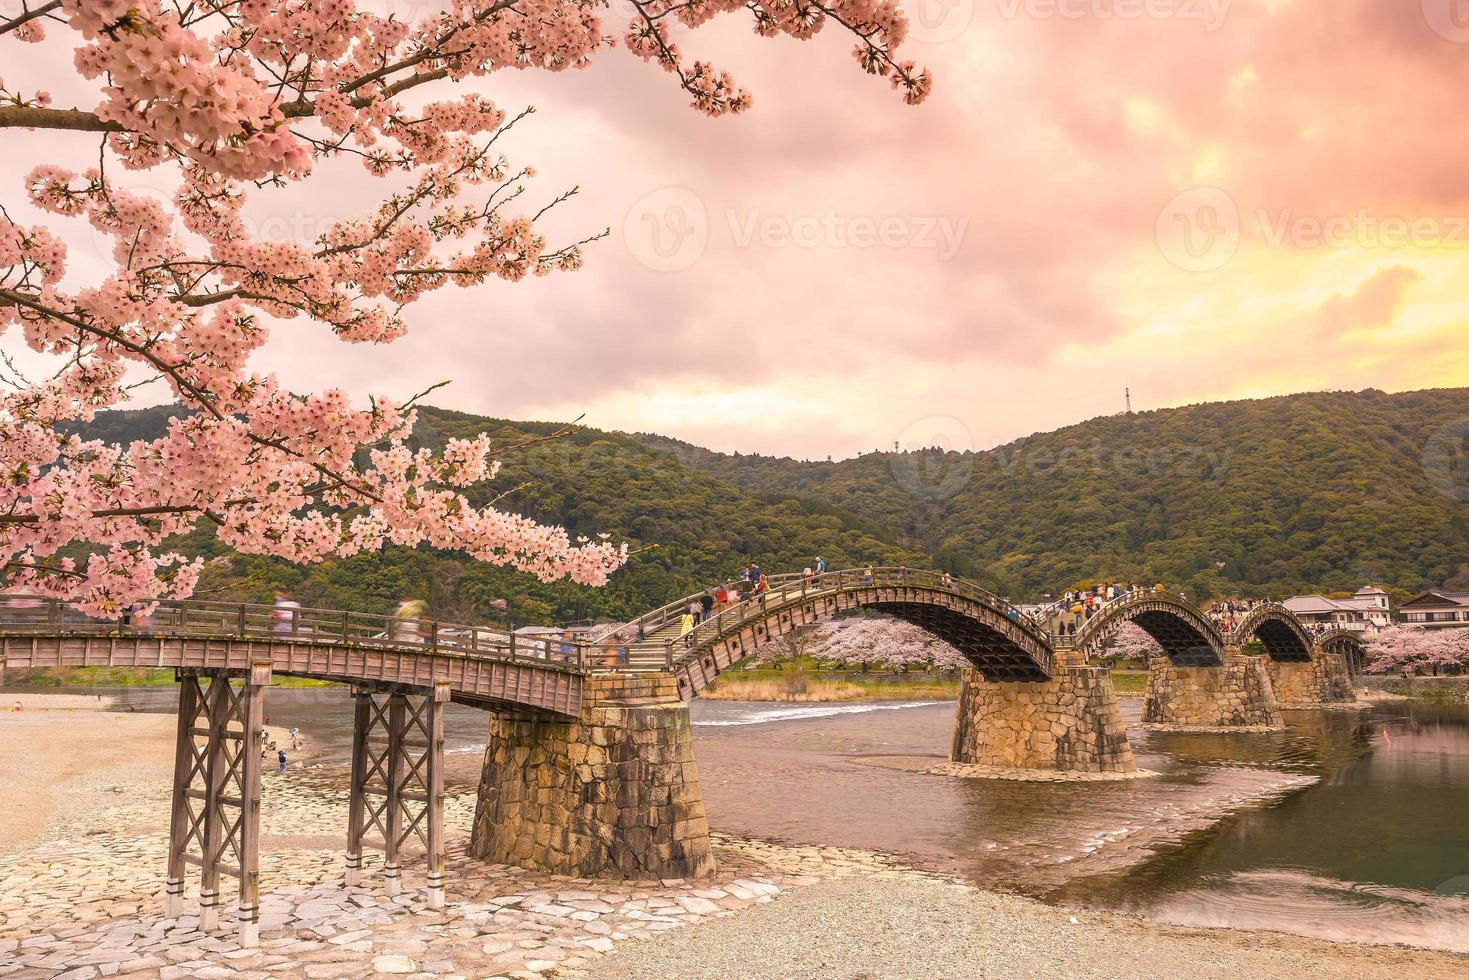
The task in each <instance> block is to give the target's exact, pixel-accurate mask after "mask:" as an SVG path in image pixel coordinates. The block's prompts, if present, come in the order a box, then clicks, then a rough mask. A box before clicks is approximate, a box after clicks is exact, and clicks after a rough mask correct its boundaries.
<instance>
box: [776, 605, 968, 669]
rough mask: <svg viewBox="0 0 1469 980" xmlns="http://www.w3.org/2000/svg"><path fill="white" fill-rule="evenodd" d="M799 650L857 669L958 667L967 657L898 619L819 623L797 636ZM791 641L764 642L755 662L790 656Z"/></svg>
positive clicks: (791, 653)
mask: <svg viewBox="0 0 1469 980" xmlns="http://www.w3.org/2000/svg"><path fill="white" fill-rule="evenodd" d="M798 643H799V646H800V650H799V654H800V655H803V656H809V657H812V658H813V659H815V660H817V661H818V662H824V663H832V664H843V665H846V666H847V667H855V668H857V669H859V670H867V669H870V668H874V667H875V668H879V669H882V670H896V671H908V670H957V669H959V668H960V667H963V666H966V665H967V664H968V661H967V660H965V659H964V656H963V655H962V654H961V653H959V651H958V650H955V649H954V648H953V647H951V646H950V645H949V644H947V643H945V642H944V641H943V640H940V639H939V638H938V637H936V636H934V635H933V634H932V633H930V632H928V631H927V630H925V629H923V628H922V627H921V626H914V625H913V624H912V623H905V622H903V621H902V620H900V619H878V618H871V619H867V618H863V619H855V620H850V619H849V620H837V621H835V622H828V623H822V624H821V625H820V626H816V627H813V628H811V629H810V630H808V631H806V632H805V634H803V635H801V638H800V640H799V641H798ZM794 652H795V651H793V649H792V644H791V643H790V642H788V641H787V640H785V639H782V640H781V641H779V642H776V643H770V644H766V645H765V646H762V647H761V648H760V651H759V652H758V653H757V654H756V658H755V662H756V663H761V664H773V663H779V662H781V661H784V660H787V659H789V658H790V657H791V656H792V655H793V653H794Z"/></svg>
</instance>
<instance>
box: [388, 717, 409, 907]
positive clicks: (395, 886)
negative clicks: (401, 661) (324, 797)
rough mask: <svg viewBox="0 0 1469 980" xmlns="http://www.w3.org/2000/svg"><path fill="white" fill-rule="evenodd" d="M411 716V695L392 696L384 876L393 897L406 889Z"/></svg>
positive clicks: (389, 720)
mask: <svg viewBox="0 0 1469 980" xmlns="http://www.w3.org/2000/svg"><path fill="white" fill-rule="evenodd" d="M407 719H408V696H407V695H406V694H404V693H403V692H402V691H394V692H393V693H392V694H390V695H388V772H387V783H388V798H387V812H386V813H385V814H384V820H383V852H384V858H383V879H384V886H385V890H386V891H387V893H388V897H389V898H394V897H396V896H398V895H399V894H400V893H401V892H402V891H403V880H402V872H401V870H400V867H401V866H400V864H399V861H398V847H399V845H400V844H401V842H402V836H403V799H402V795H401V794H402V791H403V731H404V728H405V726H406V724H407Z"/></svg>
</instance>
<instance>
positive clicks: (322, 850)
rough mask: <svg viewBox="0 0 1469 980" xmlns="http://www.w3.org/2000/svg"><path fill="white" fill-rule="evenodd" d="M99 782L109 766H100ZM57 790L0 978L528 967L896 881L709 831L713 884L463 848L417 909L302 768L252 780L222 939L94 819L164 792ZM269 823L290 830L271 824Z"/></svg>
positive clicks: (82, 979) (435, 973)
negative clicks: (252, 819)
mask: <svg viewBox="0 0 1469 980" xmlns="http://www.w3.org/2000/svg"><path fill="white" fill-rule="evenodd" d="M110 778H114V779H115V778H118V777H116V776H113V777H110ZM123 778H124V784H122V785H115V784H114V785H108V784H107V783H108V779H109V777H107V776H105V775H104V776H102V777H100V778H99V779H98V780H96V781H94V783H93V784H83V785H79V786H76V787H70V788H69V790H68V791H69V792H70V793H72V795H73V802H74V804H75V805H74V806H71V807H68V808H67V809H66V811H65V813H66V816H65V817H64V818H63V819H62V820H61V821H60V823H59V825H58V826H57V827H56V828H55V829H54V830H53V833H52V834H51V835H49V839H48V840H47V841H46V842H45V843H44V844H42V845H41V846H39V847H37V848H33V849H29V850H27V851H26V852H25V853H12V854H6V855H3V856H0V882H3V886H0V977H5V978H7V980H31V978H43V977H44V978H65V980H95V978H99V977H111V976H128V977H159V978H162V980H178V978H185V977H189V978H195V977H197V978H200V980H265V978H280V980H294V978H322V980H330V978H335V977H349V976H355V977H372V976H406V977H417V978H428V977H471V976H473V977H517V978H536V977H541V976H544V975H546V974H547V973H548V972H550V971H553V970H554V971H557V972H560V973H563V974H564V973H568V972H574V971H578V970H579V969H585V970H587V971H588V972H587V973H586V974H585V975H595V972H596V971H595V967H594V964H595V962H596V960H597V959H598V958H600V957H601V956H603V955H605V954H606V953H609V952H611V951H612V950H613V949H615V948H617V947H618V946H619V945H621V944H625V943H628V942H631V941H635V940H638V939H642V938H647V937H651V936H654V935H657V934H658V933H661V932H664V931H666V930H669V929H677V928H680V927H682V926H684V925H688V924H691V923H698V922H702V921H705V920H708V919H712V918H718V917H722V916H728V915H732V914H734V913H735V912H736V911H738V910H740V909H743V908H746V907H748V906H751V905H755V904H760V903H765V902H769V901H770V900H771V898H772V896H774V895H777V894H779V893H780V891H781V890H782V889H787V888H790V887H792V886H794V885H797V884H799V883H801V882H803V881H807V880H814V879H815V878H817V877H822V878H830V877H841V876H844V875H851V874H862V875H876V876H902V875H908V876H911V875H912V874H913V872H911V871H904V870H901V869H900V868H899V867H898V866H897V865H895V864H892V863H890V862H889V861H888V859H886V858H883V857H881V856H877V855H871V854H867V853H865V852H853V851H845V850H843V849H840V848H825V847H821V848H818V847H795V848H791V847H780V846H776V845H769V844H764V843H761V842H755V841H741V840H735V839H731V838H728V837H723V836H720V835H716V855H717V857H718V860H719V863H720V873H719V875H718V876H717V877H715V878H714V879H713V880H706V881H684V880H665V881H654V882H609V881H605V880H600V881H588V880H580V879H575V878H569V877H564V876H557V875H549V874H543V873H538V872H531V871H525V870H522V869H518V868H509V867H504V866H499V865H487V864H484V863H482V862H479V861H476V860H472V859H470V858H468V857H466V856H465V855H464V853H463V848H462V844H461V846H460V847H459V848H458V849H457V850H454V851H451V853H450V855H449V861H448V869H447V870H448V874H447V880H448V899H449V901H448V906H447V908H445V909H444V910H442V911H437V912H436V911H430V910H429V909H428V908H427V906H426V902H425V899H424V892H423V887H424V885H425V884H426V881H425V874H424V870H423V866H422V865H421V864H420V863H417V862H416V861H415V860H414V859H413V858H412V857H411V856H410V857H407V858H406V859H405V867H404V894H402V895H400V896H398V897H396V898H389V897H387V896H386V894H385V893H384V891H383V890H382V888H381V884H380V881H381V879H380V876H379V871H380V860H374V859H373V854H372V852H368V854H367V858H366V861H365V870H364V876H363V877H364V880H363V885H362V886H361V887H357V888H347V887H346V886H345V885H343V883H342V879H343V867H344V865H343V853H342V845H341V837H342V827H343V825H344V822H345V813H346V797H345V793H343V792H342V791H341V790H340V789H339V788H338V786H337V781H338V777H336V776H334V775H333V774H331V773H327V772H322V771H312V770H304V771H300V772H298V773H296V774H294V775H293V776H290V777H280V778H276V779H271V780H269V781H268V782H267V785H266V791H265V795H264V800H263V807H262V809H263V813H262V829H263V845H264V846H263V853H262V856H261V887H260V893H261V917H260V936H261V941H260V946H259V948H257V949H241V948H240V947H239V946H238V944H237V942H236V931H235V925H234V922H233V911H234V906H233V903H232V902H231V901H230V898H231V895H232V893H231V892H230V890H229V885H230V884H232V882H231V881H230V880H228V879H226V880H225V882H224V888H223V889H222V891H223V898H224V902H223V904H222V914H221V920H222V922H223V923H224V927H223V928H222V929H221V930H220V931H218V932H216V933H213V934H209V933H203V932H200V931H199V930H198V928H197V926H198V915H197V905H194V904H193V901H196V895H197V880H196V879H194V880H191V881H190V883H189V887H190V894H189V898H190V907H189V910H188V911H187V912H186V913H185V915H184V916H183V917H182V918H180V919H178V920H177V921H174V920H167V919H164V918H163V917H162V908H163V896H162V882H163V865H164V860H165V857H164V856H165V853H166V852H165V844H166V838H165V835H163V834H161V833H156V832H154V833H146V834H132V835H129V834H124V833H117V832H114V831H113V830H111V829H109V828H110V827H127V826H138V825H140V824H146V823H147V822H148V819H149V818H150V817H151V819H152V820H153V821H154V822H155V823H156V819H157V813H158V812H160V811H159V810H157V809H156V808H157V807H160V806H162V807H164V810H163V811H162V812H166V803H167V800H166V796H165V793H166V787H152V788H150V787H149V786H147V785H145V784H137V785H127V784H126V783H127V781H126V778H125V777H123ZM473 803H474V801H473V796H472V794H470V793H467V792H461V793H459V794H458V795H454V796H452V797H451V798H450V799H449V800H448V801H446V806H445V825H446V829H447V832H448V834H447V835H448V837H449V839H450V840H451V841H452V840H459V841H461V842H462V841H465V840H467V838H468V831H469V824H470V820H471V817H472V810H473ZM282 831H289V834H283V833H282Z"/></svg>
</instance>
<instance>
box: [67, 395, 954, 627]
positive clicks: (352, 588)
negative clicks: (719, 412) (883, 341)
mask: <svg viewBox="0 0 1469 980" xmlns="http://www.w3.org/2000/svg"><path fill="white" fill-rule="evenodd" d="M168 416H169V412H168V410H167V409H149V410H146V411H142V412H128V413H104V414H103V415H100V416H99V417H98V419H97V420H96V422H95V423H94V424H93V425H92V426H90V427H89V428H88V430H87V431H86V432H85V433H84V434H85V435H86V436H87V437H89V438H92V437H100V438H104V439H108V440H116V441H123V442H126V441H128V440H131V439H139V438H152V437H154V436H156V435H157V434H159V433H160V432H161V431H162V430H163V427H164V426H165V425H166V424H167V419H168ZM419 419H420V420H419V424H418V426H417V428H416V429H415V433H414V442H413V444H414V445H415V447H416V446H419V445H423V446H428V447H430V448H437V447H439V446H441V445H442V444H443V443H444V442H445V441H446V440H448V439H452V438H455V437H470V436H473V435H475V434H477V433H479V432H481V431H485V432H489V433H490V435H491V436H492V438H493V439H494V444H495V446H496V447H497V449H498V450H500V451H501V453H502V456H501V459H502V461H503V464H504V466H503V470H502V474H501V477H500V478H499V479H497V480H496V481H494V482H493V484H491V485H486V486H484V487H482V488H479V489H478V490H477V491H476V492H475V493H471V494H470V497H471V498H472V499H474V498H478V499H477V500H476V502H477V503H485V502H488V501H489V500H490V499H491V498H492V497H494V496H496V495H500V494H503V497H501V499H500V500H499V502H498V503H497V504H496V506H498V507H500V508H502V509H505V510H510V511H513V512H516V513H520V514H524V515H526V516H528V517H532V518H534V519H536V520H538V521H543V522H546V523H552V524H560V525H562V526H564V527H566V528H567V529H568V530H569V531H570V532H571V533H572V534H573V535H576V534H586V535H593V534H597V533H598V532H606V533H608V534H610V535H611V536H612V539H613V540H614V541H626V542H628V544H629V545H630V547H631V549H632V550H633V551H634V552H635V554H634V555H633V557H632V558H631V560H630V561H629V562H628V565H627V566H626V567H625V568H623V569H622V570H620V571H619V572H617V574H616V575H614V576H613V578H612V581H611V582H610V583H609V584H608V585H607V586H605V587H603V588H600V589H593V588H586V587H583V586H578V585H574V584H570V583H566V582H560V583H551V584H545V583H541V582H537V581H535V580H534V579H533V578H531V577H530V576H527V575H524V574H521V573H518V572H514V571H510V570H507V569H504V568H497V567H494V566H491V565H487V564H483V563H480V562H475V561H472V560H470V559H467V558H465V557H464V556H462V555H457V554H454V553H451V552H441V551H432V550H428V549H409V548H397V547H389V548H387V549H385V550H384V551H383V552H381V553H378V554H372V555H361V556H358V557H356V558H352V559H348V560H344V561H328V562H324V563H322V564H319V565H312V566H305V567H298V566H292V565H288V564H286V563H284V562H280V561H276V560H273V559H268V558H259V557H255V556H249V555H238V554H234V553H232V552H229V551H228V550H227V549H224V548H223V547H221V546H220V545H219V544H218V542H216V541H215V540H214V538H213V536H212V534H210V533H209V532H208V530H207V529H201V530H199V531H197V532H195V533H194V534H192V535H190V536H189V537H188V538H187V539H186V540H185V541H183V542H182V544H183V546H184V549H185V550H186V551H187V552H188V553H190V554H201V555H205V556H207V557H209V558H210V559H211V561H210V563H209V564H208V566H207V567H206V570H205V573H204V575H203V576H202V578H201V582H200V591H201V593H205V597H207V598H215V599H231V600H238V601H252V602H269V601H270V600H271V598H272V596H273V595H274V594H275V593H276V592H277V591H280V592H284V593H287V594H289V595H290V596H291V597H292V598H294V599H296V600H297V601H299V602H301V603H303V604H304V605H307V606H315V607H321V608H332V609H354V610H360V611H363V612H378V613H386V612H389V611H390V610H391V609H392V608H393V607H394V606H395V605H396V604H397V603H398V602H400V601H401V600H403V599H405V598H419V599H425V600H426V601H427V602H428V604H429V609H430V611H431V614H432V615H433V616H435V617H437V618H438V619H440V620H442V621H445V622H488V621H493V620H496V619H501V618H503V617H504V615H505V613H504V611H502V610H501V609H500V608H498V607H497V605H496V600H502V601H508V605H509V613H510V615H511V616H512V617H513V620H514V622H515V624H516V625H522V624H526V623H543V624H544V623H556V622H567V621H572V620H578V619H599V618H611V619H630V618H632V617H633V616H635V615H637V614H639V613H642V612H646V611H647V610H649V609H653V608H656V607H658V606H661V605H663V604H664V603H666V602H669V601H671V600H673V599H676V598H678V597H679V596H684V595H688V594H690V593H692V592H695V591H697V590H698V589H700V588H704V587H706V586H710V585H714V584H717V583H718V582H720V581H722V580H728V579H732V578H736V577H738V575H739V570H740V568H741V567H743V566H744V564H745V563H746V562H748V561H750V560H756V561H759V562H760V563H761V564H762V565H763V567H765V568H766V569H767V570H769V571H772V572H776V571H799V570H800V569H801V568H802V567H804V566H805V565H807V564H811V563H813V562H814V561H815V556H817V555H821V556H823V557H825V558H826V560H827V562H828V564H829V565H830V566H831V567H832V568H842V567H853V566H858V565H865V564H892V565H896V564H907V565H909V566H911V567H922V566H925V565H927V564H928V561H929V559H928V558H927V556H925V555H924V554H923V553H922V552H921V551H919V550H917V549H913V548H910V547H907V546H905V545H904V544H902V543H901V542H900V541H899V537H898V535H896V534H894V533H892V532H890V531H886V530H884V529H883V528H882V527H881V526H880V525H878V524H877V523H876V522H874V521H872V520H870V519H867V518H861V517H857V516H855V515H853V514H852V513H850V512H849V511H847V510H845V509H843V508H842V507H839V506H835V505H833V504H830V503H827V502H824V501H820V500H815V499H810V498H804V497H800V496H797V495H793V494H790V493H786V492H775V493H770V494H762V493H757V492H752V491H749V490H744V489H741V488H739V487H735V486H732V485H730V484H728V483H725V482H724V481H722V480H720V479H718V478H716V477H714V476H712V475H709V474H707V473H702V472H700V471H698V470H697V469H694V468H692V467H690V466H687V465H685V464H684V463H682V462H680V461H679V460H677V459H675V458H673V457H672V456H671V455H669V454H668V453H664V452H660V451H657V450H655V449H651V448H649V447H647V446H644V445H643V444H642V443H641V442H640V441H639V440H637V439H635V438H632V437H630V436H625V435H619V434H613V433H607V432H598V431H595V430H582V431H579V432H576V433H574V434H571V435H567V436H562V437H560V438H555V439H549V440H546V441H540V442H535V441H534V440H536V439H538V438H541V437H544V436H547V435H550V434H551V433H553V432H555V431H556V429H557V427H556V426H555V425H551V424H545V423H534V422H506V421H501V420H497V419H486V418H482V417H479V416H473V415H466V414H463V413H460V412H450V411H444V410H439V409H424V410H422V411H421V412H420V413H419ZM527 443H529V444H527ZM514 446H521V447H522V448H518V449H511V448H509V447H514Z"/></svg>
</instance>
